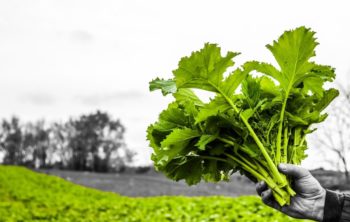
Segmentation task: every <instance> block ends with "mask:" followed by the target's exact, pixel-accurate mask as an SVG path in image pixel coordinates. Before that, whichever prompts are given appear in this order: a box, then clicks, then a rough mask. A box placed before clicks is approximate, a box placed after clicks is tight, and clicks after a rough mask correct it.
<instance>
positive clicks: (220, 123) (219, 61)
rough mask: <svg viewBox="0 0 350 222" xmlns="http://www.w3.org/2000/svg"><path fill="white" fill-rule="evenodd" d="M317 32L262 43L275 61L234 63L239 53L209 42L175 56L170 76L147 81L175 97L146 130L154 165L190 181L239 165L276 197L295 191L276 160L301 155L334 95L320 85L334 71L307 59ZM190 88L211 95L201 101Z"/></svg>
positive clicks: (217, 176)
mask: <svg viewBox="0 0 350 222" xmlns="http://www.w3.org/2000/svg"><path fill="white" fill-rule="evenodd" d="M314 35H315V32H313V31H311V30H310V29H308V28H305V27H299V28H296V29H294V30H291V31H286V32H284V33H283V35H282V36H280V37H279V38H278V40H277V41H274V42H273V43H272V44H270V45H267V46H266V47H267V49H268V50H270V52H271V53H272V55H273V57H274V58H275V60H276V62H277V64H278V66H277V67H275V66H273V65H271V64H268V63H265V62H259V61H248V62H246V63H244V64H243V65H242V66H240V67H238V68H235V69H233V68H234V67H233V66H234V62H233V58H234V57H235V56H237V55H239V53H234V52H227V54H226V55H225V56H222V53H221V49H220V48H219V47H218V46H217V45H216V44H209V43H207V44H205V45H204V48H202V49H201V50H199V51H196V52H193V53H192V54H191V55H190V56H189V57H183V58H182V59H181V60H180V62H179V65H178V68H177V69H176V70H174V71H173V75H174V78H173V79H169V80H162V79H159V78H157V79H155V80H153V81H151V82H150V90H151V91H153V90H157V89H159V90H161V91H162V93H163V95H167V94H172V95H173V96H174V98H175V101H174V102H172V103H170V104H169V106H168V108H167V109H166V110H164V111H162V112H161V114H160V116H159V119H158V121H157V122H155V123H154V124H152V125H150V126H149V127H148V130H147V139H148V140H149V141H150V146H151V147H152V148H153V149H154V153H153V155H152V160H153V161H154V163H155V166H156V168H157V169H158V170H159V171H162V172H163V173H165V175H167V176H168V177H169V178H171V179H173V180H181V179H184V180H186V182H187V183H188V184H189V185H192V184H196V183H198V182H200V181H201V180H202V179H203V180H205V181H215V182H217V181H221V180H227V179H228V178H229V175H230V174H232V173H234V172H236V171H240V172H241V173H243V174H245V175H246V176H248V177H249V178H251V179H252V180H254V181H261V180H263V181H266V183H267V184H268V185H269V187H270V188H271V189H272V190H273V194H274V197H275V199H276V200H277V201H278V202H279V203H280V204H281V205H284V204H289V202H290V196H293V195H295V192H294V191H293V189H292V188H291V186H290V182H291V181H290V179H289V178H286V177H285V176H284V175H283V174H281V173H279V171H278V170H277V165H278V164H279V163H292V164H300V163H301V161H302V160H303V159H305V158H306V154H305V150H306V149H307V141H306V139H305V137H306V135H307V134H309V133H311V132H313V131H314V130H312V129H311V125H312V124H314V123H319V122H322V121H323V120H325V118H326V117H327V114H326V113H322V111H323V110H324V109H325V108H326V107H327V106H328V105H329V104H330V102H331V101H332V100H333V99H334V98H335V97H337V96H338V91H337V90H336V89H332V88H331V89H324V87H323V85H324V83H325V82H331V81H333V80H334V78H335V73H334V69H333V68H332V67H330V66H326V65H320V64H316V63H315V62H313V61H311V58H312V57H314V56H315V47H316V46H317V45H318V43H317V42H316V39H315V37H314ZM229 68H230V69H231V70H232V69H233V71H231V72H229V71H228V69H229ZM192 89H200V90H205V91H210V92H214V93H215V96H214V97H213V98H211V99H210V101H209V102H207V103H205V102H203V101H201V99H200V98H199V97H198V96H197V95H196V94H195V93H194V92H193V91H192Z"/></svg>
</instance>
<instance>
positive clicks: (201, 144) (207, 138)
mask: <svg viewBox="0 0 350 222" xmlns="http://www.w3.org/2000/svg"><path fill="white" fill-rule="evenodd" d="M216 138H217V136H216V135H207V134H204V135H202V136H201V137H200V138H199V140H198V142H197V143H196V146H197V147H198V148H199V149H200V150H205V148H206V146H207V144H208V143H211V142H213V141H214V140H215V139H216Z"/></svg>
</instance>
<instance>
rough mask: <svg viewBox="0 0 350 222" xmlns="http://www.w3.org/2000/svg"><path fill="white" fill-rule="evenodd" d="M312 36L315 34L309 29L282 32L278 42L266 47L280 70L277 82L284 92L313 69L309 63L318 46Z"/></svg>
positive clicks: (312, 65) (301, 28)
mask: <svg viewBox="0 0 350 222" xmlns="http://www.w3.org/2000/svg"><path fill="white" fill-rule="evenodd" d="M314 35H315V32H313V31H311V30H310V29H307V28H305V27H299V28H297V29H295V30H291V31H286V32H284V33H283V35H282V36H281V37H279V39H278V41H274V42H273V44H272V45H267V46H266V47H267V48H268V49H269V50H270V52H271V53H272V54H273V56H274V57H275V59H276V61H277V63H278V64H279V66H280V68H281V76H279V77H278V79H277V80H278V81H279V82H280V83H281V86H282V87H283V88H284V90H285V91H286V92H288V91H289V90H290V87H291V86H293V84H294V83H295V82H296V81H297V80H298V79H299V78H302V77H303V75H305V74H307V73H308V72H309V71H310V70H311V69H312V68H313V67H314V63H312V62H309V59H310V58H311V57H313V56H315V48H316V46H317V45H318V43H317V42H316V38H315V37H314ZM286 96H288V95H286Z"/></svg>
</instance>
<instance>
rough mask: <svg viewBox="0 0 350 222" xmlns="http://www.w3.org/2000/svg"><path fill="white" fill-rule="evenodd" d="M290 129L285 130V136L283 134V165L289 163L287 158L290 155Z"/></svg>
mask: <svg viewBox="0 0 350 222" xmlns="http://www.w3.org/2000/svg"><path fill="white" fill-rule="evenodd" d="M288 140H289V137H288V127H285V128H284V134H283V155H282V163H287V159H288V158H287V157H288V153H287V148H288Z"/></svg>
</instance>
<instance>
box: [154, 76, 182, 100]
mask: <svg viewBox="0 0 350 222" xmlns="http://www.w3.org/2000/svg"><path fill="white" fill-rule="evenodd" d="M157 89H160V90H161V91H162V94H163V95H164V96H165V95H167V94H170V93H175V92H176V84H175V81H174V80H172V79H168V80H164V79H160V78H156V79H154V80H152V81H151V82H149V90H150V91H154V90H157Z"/></svg>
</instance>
